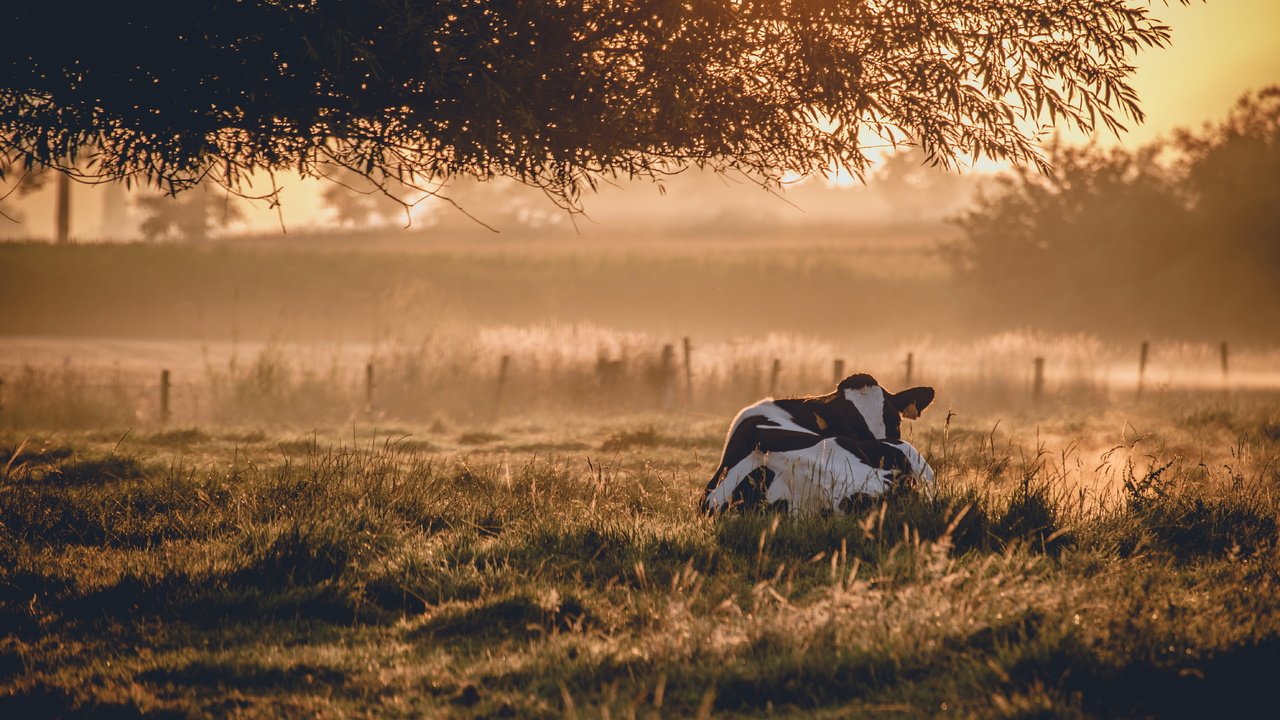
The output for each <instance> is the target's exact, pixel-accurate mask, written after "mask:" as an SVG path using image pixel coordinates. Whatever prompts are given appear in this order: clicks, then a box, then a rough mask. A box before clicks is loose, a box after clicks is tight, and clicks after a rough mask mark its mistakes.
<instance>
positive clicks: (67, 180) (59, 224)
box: [54, 172, 71, 245]
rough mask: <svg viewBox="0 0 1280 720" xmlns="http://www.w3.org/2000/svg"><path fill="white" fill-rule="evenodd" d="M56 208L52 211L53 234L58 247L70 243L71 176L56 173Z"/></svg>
mask: <svg viewBox="0 0 1280 720" xmlns="http://www.w3.org/2000/svg"><path fill="white" fill-rule="evenodd" d="M57 190H58V192H57V198H56V203H57V207H56V208H55V211H54V225H55V228H54V232H55V234H56V238H55V239H56V240H57V243H58V244H59V245H67V244H69V243H70V242H71V176H70V175H67V174H66V173H64V172H60V173H58V188H57Z"/></svg>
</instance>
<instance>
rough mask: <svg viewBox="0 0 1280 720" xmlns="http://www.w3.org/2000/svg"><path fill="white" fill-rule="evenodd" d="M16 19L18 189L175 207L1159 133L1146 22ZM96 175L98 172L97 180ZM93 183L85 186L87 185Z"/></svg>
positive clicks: (208, 9) (656, 11) (961, 4)
mask: <svg viewBox="0 0 1280 720" xmlns="http://www.w3.org/2000/svg"><path fill="white" fill-rule="evenodd" d="M75 11H76V13H77V16H76V17H75V18H74V19H71V18H68V17H66V13H67V10H66V7H65V6H64V5H62V4H59V3H39V2H35V3H10V4H9V6H8V9H7V10H5V11H4V13H3V14H2V16H3V17H4V19H5V20H6V22H5V23H4V24H5V27H6V28H7V30H8V32H7V33H6V42H5V43H4V44H3V45H0V63H2V64H3V67H4V72H3V75H0V170H4V171H7V172H13V171H14V170H15V169H21V168H24V167H32V166H56V167H59V168H62V169H64V170H67V171H70V172H77V173H79V174H81V175H85V176H88V177H102V178H112V179H123V180H125V181H127V182H137V183H142V184H147V185H151V186H156V187H159V188H161V189H163V190H165V191H168V192H178V191H180V190H182V189H185V188H188V187H192V186H194V185H195V184H197V183H198V182H200V181H201V180H204V179H210V178H211V179H213V180H215V181H217V182H219V183H221V184H223V185H224V186H226V187H230V188H243V187H245V186H246V179H247V178H248V177H249V176H250V175H251V174H253V173H259V172H264V171H266V172H274V171H281V170H291V171H296V172H298V173H300V174H302V175H304V176H325V175H326V174H327V173H328V172H330V171H331V169H334V168H344V169H347V170H350V171H354V172H358V173H360V174H362V175H364V176H366V177H367V178H369V179H370V180H371V181H372V182H373V183H374V185H375V186H376V187H378V188H387V187H389V186H392V185H395V184H396V183H408V184H409V185H411V186H414V187H422V188H425V189H427V190H435V189H438V187H439V183H441V182H445V181H448V180H449V179H451V178H454V177H457V176H472V177H475V178H479V179H488V178H492V177H497V176H505V177H510V178H514V179H517V180H519V181H522V182H524V183H528V184H531V185H535V186H538V187H542V188H544V189H545V190H546V191H547V192H548V193H549V194H551V195H552V196H553V197H555V198H558V199H559V200H561V201H562V202H564V203H566V204H568V205H569V206H570V207H572V206H574V205H575V204H576V202H577V199H578V198H579V195H580V193H581V192H582V191H583V190H584V189H585V188H590V187H594V185H595V183H596V182H598V181H599V180H600V179H602V178H607V177H615V176H653V175H656V174H662V173H667V172H673V171H676V170H678V169H680V168H681V167H685V166H687V165H699V166H711V167H714V168H717V169H722V170H736V171H741V172H743V173H745V174H747V175H749V176H751V177H752V178H754V179H756V180H758V181H761V182H765V183H769V182H776V181H777V180H778V179H779V178H781V177H783V176H784V175H787V174H795V173H798V174H802V175H803V174H809V173H815V172H826V171H829V170H833V169H843V170H846V171H851V172H854V173H857V174H859V175H861V173H862V172H863V170H864V169H865V167H866V165H867V162H868V161H867V150H868V148H869V146H874V145H881V144H884V143H908V144H916V145H919V146H920V147H921V148H922V149H923V150H924V152H925V153H926V154H927V156H928V157H929V158H931V159H932V160H933V161H935V162H939V163H943V164H950V163H952V162H954V161H955V160H956V159H957V158H962V157H965V156H969V155H988V156H992V157H998V158H1009V159H1012V160H1015V161H1018V162H1021V163H1030V164H1039V163H1040V162H1041V159H1040V156H1039V155H1038V153H1037V148H1036V144H1035V140H1036V137H1037V134H1038V133H1039V132H1041V131H1042V130H1043V127H1044V123H1046V122H1049V123H1053V122H1066V123H1068V124H1071V125H1074V126H1077V127H1081V128H1085V129H1093V128H1095V127H1105V128H1113V129H1116V128H1120V127H1121V125H1122V123H1124V122H1127V121H1129V120H1136V119H1140V118H1141V111H1140V109H1139V106H1138V101H1137V98H1136V96H1135V94H1134V92H1133V89H1132V87H1131V86H1130V84H1129V82H1128V79H1129V77H1130V75H1131V74H1132V71H1133V68H1132V67H1131V66H1130V64H1129V62H1130V58H1131V56H1132V54H1133V53H1134V52H1136V51H1138V50H1140V49H1142V48H1144V47H1149V46H1159V45H1163V44H1165V43H1166V42H1167V40H1168V38H1169V31H1168V28H1166V27H1164V26H1163V25H1161V24H1160V23H1159V21H1157V20H1156V19H1154V18H1153V17H1151V16H1150V12H1149V3H1148V2H1147V1H1146V0H950V1H942V0H768V1H764V0H759V1H757V0H579V1H577V2H572V1H566V0H559V1H552V0H531V1H523V0H493V1H482V0H442V1H441V2H416V1H413V0H409V1H406V0H207V1H206V2H198V3H185V2H183V3H179V2H171V1H168V0H164V1H161V0H140V1H139V2H130V3H83V4H78V5H77V6H76V8H75ZM86 156H87V157H86ZM73 159H74V160H75V161H79V163H80V164H79V165H78V167H80V168H81V170H75V167H77V166H74V165H72V162H73Z"/></svg>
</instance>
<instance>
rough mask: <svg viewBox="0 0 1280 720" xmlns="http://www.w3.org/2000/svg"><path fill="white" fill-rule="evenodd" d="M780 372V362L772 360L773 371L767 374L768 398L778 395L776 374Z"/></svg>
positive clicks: (776, 359) (775, 359)
mask: <svg viewBox="0 0 1280 720" xmlns="http://www.w3.org/2000/svg"><path fill="white" fill-rule="evenodd" d="M780 372H782V361H781V360H779V359H778V358H774V359H773V371H772V372H770V373H769V397H773V396H774V395H776V394H777V393H778V373H780Z"/></svg>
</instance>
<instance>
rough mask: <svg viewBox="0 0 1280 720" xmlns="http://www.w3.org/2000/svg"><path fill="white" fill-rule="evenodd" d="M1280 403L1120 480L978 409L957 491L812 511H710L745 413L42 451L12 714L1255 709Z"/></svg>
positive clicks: (4, 656) (8, 596) (1274, 562)
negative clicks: (342, 439)
mask: <svg viewBox="0 0 1280 720" xmlns="http://www.w3.org/2000/svg"><path fill="white" fill-rule="evenodd" d="M1267 413H1270V415H1274V412H1273V411H1271V410H1266V411H1264V412H1263V413H1262V414H1261V415H1258V416H1256V417H1255V415H1257V413H1255V414H1254V415H1245V414H1240V413H1233V412H1231V411H1222V412H1220V413H1219V414H1217V415H1213V414H1202V415H1189V416H1187V417H1185V418H1181V419H1177V418H1175V419H1173V420H1171V421H1170V423H1171V426H1172V425H1177V426H1178V429H1177V430H1176V432H1174V431H1171V438H1172V439H1171V441H1170V442H1169V443H1167V444H1166V445H1164V446H1162V451H1161V452H1168V453H1170V455H1169V456H1168V459H1165V457H1163V456H1159V453H1156V454H1153V455H1152V456H1151V457H1149V458H1147V460H1146V461H1145V462H1141V463H1135V462H1125V463H1124V464H1123V465H1122V466H1119V467H1118V469H1117V470H1116V478H1117V481H1118V483H1119V487H1118V489H1117V491H1116V494H1114V495H1110V496H1108V495H1105V494H1101V493H1097V494H1094V495H1090V494H1089V493H1087V492H1084V491H1078V490H1077V489H1076V488H1074V487H1072V486H1069V485H1068V484H1067V483H1066V481H1065V480H1064V478H1066V477H1067V476H1068V475H1069V472H1068V468H1069V466H1070V465H1071V462H1072V461H1071V460H1070V459H1069V457H1068V454H1065V453H1064V454H1062V455H1061V459H1060V461H1059V460H1055V459H1054V457H1053V456H1051V455H1050V454H1049V451H1048V450H1045V449H1044V448H1038V449H1033V451H1032V452H1030V453H1027V452H1026V451H1018V450H1014V449H1012V446H1010V449H1007V450H1001V449H1000V448H999V447H998V445H997V443H996V441H995V439H994V437H995V431H994V430H992V431H991V434H990V436H988V435H987V433H986V431H984V430H982V429H980V428H977V427H973V428H961V427H948V428H947V433H948V435H947V437H949V440H947V441H946V442H944V444H942V445H939V446H935V447H934V448H933V450H932V454H931V457H933V458H934V464H935V466H937V467H938V469H939V471H940V477H941V478H942V479H941V481H940V486H939V488H938V490H937V492H935V493H932V494H929V495H924V494H912V493H903V494H901V495H900V496H897V497H892V498H889V499H888V500H887V501H885V502H883V503H871V504H868V505H867V506H866V507H864V508H862V509H861V510H860V511H858V512H856V513H854V514H851V515H848V516H845V515H832V516H821V517H810V518H787V517H778V516H771V515H747V516H733V517H725V518H720V519H717V520H710V519H707V518H704V517H701V516H699V515H697V514H696V513H695V512H694V510H693V508H694V500H695V497H696V495H697V492H698V491H699V489H700V487H701V485H702V480H701V478H702V475H703V473H704V471H705V470H707V469H708V468H709V467H710V462H709V458H710V456H712V455H714V453H715V452H716V450H717V448H715V447H714V443H715V437H714V435H711V436H706V437H703V436H698V439H697V440H696V442H694V443H693V444H692V447H679V446H676V445H673V444H672V443H669V442H665V441H663V439H664V438H667V437H673V436H676V435H678V434H679V433H678V431H673V430H663V431H662V432H657V431H655V430H653V429H652V427H651V426H639V427H638V428H631V429H630V430H624V431H619V432H615V433H613V434H612V435H610V434H609V433H606V432H600V433H599V438H598V439H596V440H595V441H594V444H592V445H588V447H599V448H601V449H600V451H599V452H596V451H594V450H589V449H588V450H582V451H579V450H576V448H578V447H579V446H578V445H575V444H572V443H561V444H560V445H559V446H555V445H553V446H552V447H568V448H571V449H573V450H571V452H570V453H569V454H566V455H563V456H556V455H552V456H545V455H542V454H538V452H537V451H536V450H535V451H528V450H526V451H517V450H512V449H511V448H489V449H486V448H484V447H480V448H478V449H477V448H471V447H470V445H471V444H483V442H492V441H493V439H492V438H489V439H486V440H485V441H483V442H482V441H479V440H475V439H474V438H471V439H470V440H471V441H473V442H469V443H463V444H464V445H468V449H467V451H466V454H461V455H450V454H438V453H436V452H435V451H434V450H433V449H432V447H433V444H434V443H435V440H432V441H431V442H428V441H425V440H424V441H416V442H413V443H409V442H399V443H397V442H394V441H386V442H380V441H369V442H364V443H361V444H359V445H358V447H356V448H355V449H352V448H351V447H349V444H348V447H343V446H341V445H329V444H328V443H326V442H317V441H312V442H305V441H294V442H280V441H278V440H272V439H269V438H267V436H266V435H265V434H264V433H260V432H257V433H255V432H242V433H233V434H226V435H219V434H218V433H217V432H216V431H215V430H212V429H206V430H189V431H177V432H175V431H170V432H168V433H155V434H153V435H151V436H145V437H142V438H139V439H137V440H136V441H131V442H126V443H122V444H119V446H117V443H114V442H106V441H105V438H106V434H103V435H102V436H100V437H99V439H98V440H91V439H88V437H87V436H76V437H72V438H67V437H63V438H60V439H59V438H53V439H44V440H40V439H36V440H34V441H32V442H29V443H27V445H26V446H25V447H23V448H21V449H20V450H18V449H17V448H16V446H17V445H18V444H19V443H16V442H15V443H12V444H11V445H10V448H13V449H10V450H9V451H7V452H5V453H4V458H5V459H8V458H10V457H12V461H10V462H9V464H8V465H7V466H5V467H4V469H3V472H2V474H0V627H3V628H5V630H4V634H3V639H0V716H4V717H28V716H30V717H36V716H45V717H55V716H61V715H85V714H102V715H112V716H119V717H129V716H156V717H185V716H192V715H225V714H242V715H251V716H261V717H280V716H286V717H287V716H311V715H316V714H325V715H340V716H350V715H366V714H367V715H380V716H385V715H422V714H425V715H445V714H447V715H459V716H518V717H525V716H546V717H558V716H563V715H578V716H583V717H588V716H599V715H605V714H610V715H624V716H626V715H631V714H637V715H676V716H684V715H687V716H698V715H705V714H707V713H715V714H723V713H738V714H742V715H762V714H769V713H779V714H803V715H816V716H832V717H834V716H845V715H855V716H856V715H890V716H901V717H911V716H933V715H950V716H958V717H1000V718H1014V717H1091V716H1116V715H1119V716H1164V717H1199V716H1207V715H1214V716H1229V715H1232V714H1253V713H1252V711H1253V710H1254V709H1255V708H1259V707H1266V706H1267V705H1268V704H1269V703H1270V700H1271V696H1272V691H1271V687H1270V685H1269V679H1270V675H1271V674H1272V673H1273V671H1274V668H1275V667H1277V666H1278V665H1280V592H1277V591H1278V590H1280V588H1278V587H1277V585H1278V581H1280V555H1278V554H1277V551H1276V545H1275V540H1276V534H1277V508H1278V507H1280V505H1278V504H1277V500H1276V498H1275V491H1276V489H1277V487H1278V486H1280V483H1278V478H1277V470H1276V464H1275V457H1276V450H1277V445H1278V441H1280V436H1278V435H1277V434H1275V433H1269V432H1268V429H1269V428H1273V424H1272V423H1271V420H1270V419H1269V416H1268V415H1267ZM1179 423H1180V424H1179ZM1207 425H1212V427H1208V426H1207ZM1072 427H1075V426H1073V425H1071V423H1070V422H1064V423H1063V429H1061V432H1063V433H1069V432H1070V429H1071V428H1072ZM1081 432H1083V431H1081ZM494 437H495V438H496V437H499V436H498V435H495V436H494ZM1232 437H1235V438H1237V440H1236V441H1235V442H1234V443H1233V442H1232V441H1231V440H1230V438H1232ZM1197 438H1199V439H1200V440H1202V441H1204V442H1214V443H1217V445H1218V447H1217V450H1216V451H1215V452H1213V453H1210V454H1208V455H1203V458H1204V459H1203V460H1196V459H1195V458H1189V459H1184V460H1182V461H1177V460H1176V459H1175V458H1174V457H1173V455H1172V453H1174V452H1175V451H1176V450H1177V449H1178V448H1177V445H1178V443H1184V444H1185V443H1191V442H1193V440H1195V439H1197ZM19 440H20V439H19ZM526 446H527V444H526ZM1126 449H1129V450H1131V449H1132V448H1122V449H1121V450H1126ZM1183 450H1186V448H1183ZM553 452H554V450H553ZM695 452H696V454H697V457H696V459H695V456H694V453H695ZM1114 452H1115V451H1112V453H1114ZM1182 454H1185V453H1182ZM598 457H599V458H605V460H604V461H603V462H602V461H601V460H599V459H597V458H598ZM710 459H713V458H710ZM1111 459H1113V454H1108V453H1104V461H1110V460H1111ZM1086 460H1089V461H1090V462H1092V458H1087V459H1086ZM1077 465H1083V463H1077ZM1094 474H1095V475H1096V474H1097V472H1096V471H1095V473H1094Z"/></svg>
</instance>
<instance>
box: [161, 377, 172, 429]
mask: <svg viewBox="0 0 1280 720" xmlns="http://www.w3.org/2000/svg"><path fill="white" fill-rule="evenodd" d="M169 416H170V415H169V371H168V370H161V371H160V422H169Z"/></svg>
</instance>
